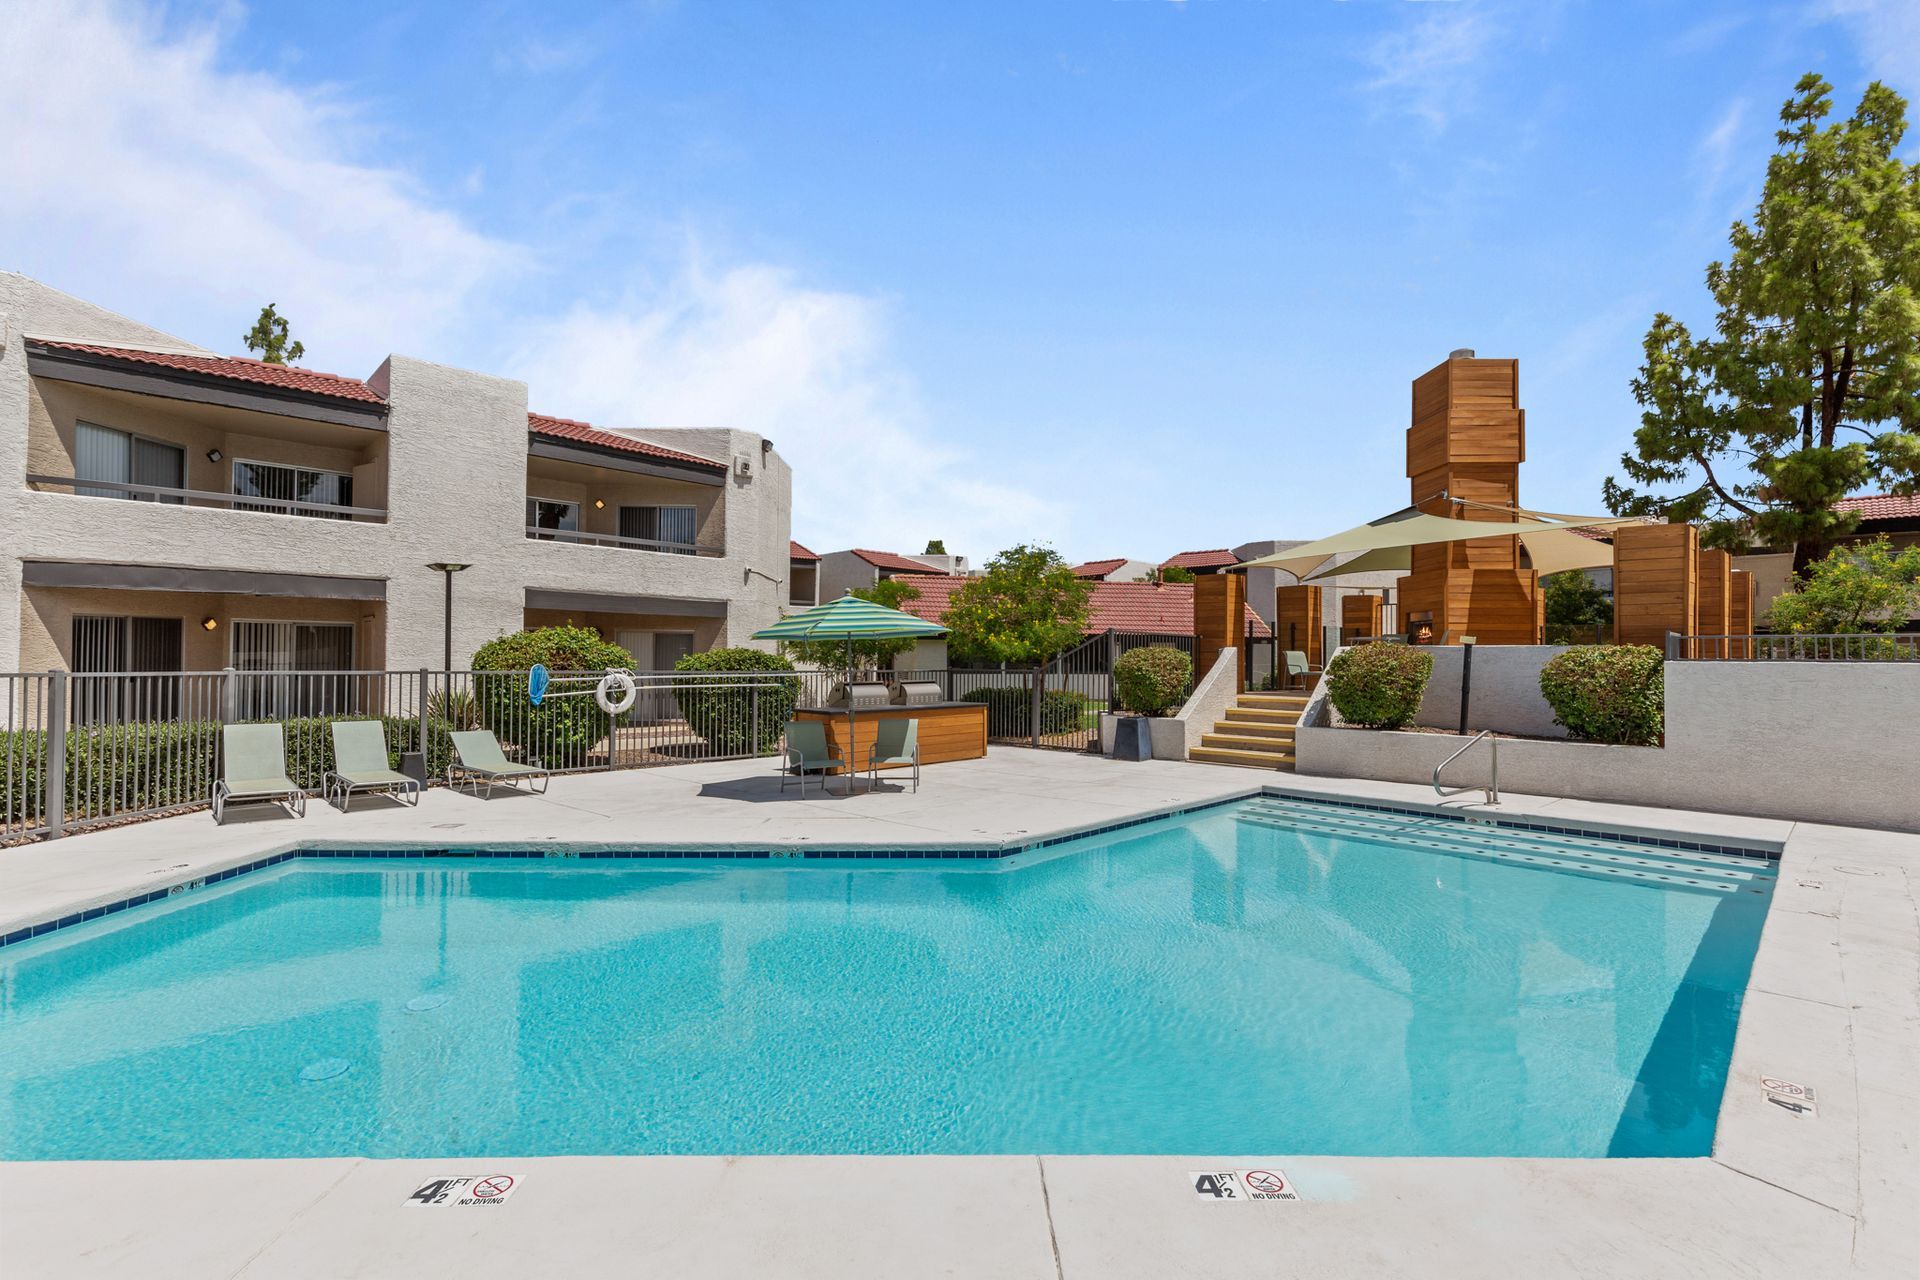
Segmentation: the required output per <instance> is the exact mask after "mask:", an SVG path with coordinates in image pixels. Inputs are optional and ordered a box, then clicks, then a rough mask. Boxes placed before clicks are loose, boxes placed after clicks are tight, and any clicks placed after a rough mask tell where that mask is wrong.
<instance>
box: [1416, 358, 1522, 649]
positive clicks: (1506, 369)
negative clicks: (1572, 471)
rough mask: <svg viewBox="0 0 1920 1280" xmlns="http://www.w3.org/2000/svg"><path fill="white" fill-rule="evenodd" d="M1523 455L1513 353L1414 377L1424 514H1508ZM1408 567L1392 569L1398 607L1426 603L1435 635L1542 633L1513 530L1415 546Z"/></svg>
mask: <svg viewBox="0 0 1920 1280" xmlns="http://www.w3.org/2000/svg"><path fill="white" fill-rule="evenodd" d="M1526 456H1527V433H1526V413H1525V411H1523V410H1522V409H1521V408H1520V362H1519V361H1518V360H1477V359H1474V358H1473V357H1471V356H1460V357H1449V358H1448V359H1447V360H1445V361H1443V362H1441V363H1440V364H1438V365H1435V366H1434V367H1433V368H1431V369H1429V370H1427V372H1425V373H1423V374H1421V375H1420V376H1419V377H1418V378H1415V379H1414V381H1413V425H1412V426H1411V427H1409V428H1408V430H1407V478H1408V480H1409V481H1411V482H1412V491H1413V505H1414V506H1416V507H1418V508H1419V509H1420V510H1422V511H1424V512H1426V513H1428V514H1429V515H1437V516H1450V517H1453V518H1455V519H1460V520H1483V521H1493V522H1496V523H1507V522H1510V521H1511V520H1512V519H1513V513H1512V511H1511V510H1507V509H1506V508H1511V507H1514V506H1517V505H1518V504H1519V501H1520V463H1521V462H1522V461H1524V460H1525V458H1526ZM1461 500H1465V501H1466V502H1471V503H1480V504H1484V505H1480V506H1467V505H1463V504H1462V501H1461ZM1412 568H1413V572H1412V573H1410V574H1409V575H1407V576H1406V577H1404V578H1402V579H1400V617H1401V618H1402V619H1403V620H1404V619H1407V618H1410V617H1412V616H1413V615H1414V614H1417V613H1431V614H1432V615H1433V632H1434V639H1435V640H1436V642H1440V643H1454V644H1457V643H1459V641H1460V638H1461V637H1462V636H1474V637H1475V638H1476V639H1478V640H1479V642H1480V643H1481V644H1538V643H1539V642H1540V624H1541V608H1542V601H1541V599H1540V593H1539V590H1538V586H1539V583H1538V580H1537V577H1536V575H1535V574H1534V572H1533V571H1532V570H1531V569H1523V568H1521V567H1520V540H1519V539H1518V538H1517V537H1514V536H1513V535H1511V534H1509V535H1507V536H1505V537H1493V538H1474V539H1472V540H1470V541H1467V542H1447V543H1436V544H1433V545H1430V546H1423V547H1415V548H1413V565H1412Z"/></svg>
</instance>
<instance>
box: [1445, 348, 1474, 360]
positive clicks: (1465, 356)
mask: <svg viewBox="0 0 1920 1280" xmlns="http://www.w3.org/2000/svg"><path fill="white" fill-rule="evenodd" d="M1447 359H1449V360H1471V359H1473V348H1472V347H1455V348H1454V349H1453V350H1451V351H1449V352H1447Z"/></svg>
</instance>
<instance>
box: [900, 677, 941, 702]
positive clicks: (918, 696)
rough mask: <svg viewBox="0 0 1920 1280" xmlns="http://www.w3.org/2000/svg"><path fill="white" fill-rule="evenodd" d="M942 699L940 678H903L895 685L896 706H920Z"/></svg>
mask: <svg viewBox="0 0 1920 1280" xmlns="http://www.w3.org/2000/svg"><path fill="white" fill-rule="evenodd" d="M940 700H941V693H940V682H939V681H938V680H902V681H901V682H900V683H899V684H896V685H895V686H893V701H894V704H895V705H896V706H903V707H918V706H924V705H926V704H927V703H930V702H939V701H940Z"/></svg>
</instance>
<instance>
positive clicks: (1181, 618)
mask: <svg viewBox="0 0 1920 1280" xmlns="http://www.w3.org/2000/svg"><path fill="white" fill-rule="evenodd" d="M971 581H973V579H971V578H962V577H958V576H956V575H952V574H944V573H943V574H936V575H933V576H931V577H925V578H915V579H914V580H913V585H914V586H916V587H918V588H919V589H920V598H919V599H917V600H909V601H907V602H906V603H905V604H903V605H901V606H900V608H901V609H903V610H904V611H906V612H907V613H911V614H913V615H914V616H915V617H917V618H925V619H927V620H928V621H929V622H939V621H941V617H942V615H943V614H945V613H946V611H947V607H948V605H949V604H950V603H951V601H952V599H953V593H954V592H956V591H958V590H959V589H960V588H961V587H963V586H965V585H966V584H967V583H968V582H971ZM1089 604H1090V606H1091V607H1090V608H1089V610H1088V613H1087V634H1088V635H1098V634H1099V633H1100V632H1102V631H1107V630H1113V631H1121V632H1128V633H1132V634H1135V635H1161V636H1190V635H1192V634H1193V584H1192V583H1190V582H1168V583H1164V584H1161V585H1159V586H1155V585H1154V584H1153V583H1151V582H1096V583H1094V584H1093V598H1092V599H1091V601H1090V602H1089ZM1246 617H1247V621H1248V622H1249V623H1250V624H1251V625H1252V626H1253V634H1254V635H1256V636H1261V637H1265V636H1269V635H1271V634H1273V633H1272V632H1271V631H1269V630H1268V628H1267V624H1266V623H1265V622H1264V621H1262V620H1261V618H1260V615H1259V614H1257V613H1255V612H1254V611H1253V609H1252V607H1251V606H1249V607H1248V608H1247V611H1246Z"/></svg>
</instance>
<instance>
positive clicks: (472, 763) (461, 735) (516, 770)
mask: <svg viewBox="0 0 1920 1280" xmlns="http://www.w3.org/2000/svg"><path fill="white" fill-rule="evenodd" d="M447 736H448V737H449V738H451V739H453V759H452V760H451V761H450V762H449V763H448V764H447V785H448V786H450V787H457V786H459V785H460V784H461V783H462V782H463V781H464V782H469V783H471V784H473V793H474V794H475V795H479V794H480V784H481V783H483V782H484V783H486V784H487V792H486V794H487V796H488V797H489V798H491V797H492V795H493V789H494V788H495V787H496V786H502V787H517V786H519V785H520V784H521V783H522V782H524V783H526V784H527V794H529V795H536V796H543V795H545V794H546V793H547V784H548V783H550V782H551V781H552V780H553V773H552V771H550V770H547V769H543V768H541V767H540V766H539V765H537V764H521V763H519V762H518V761H514V760H509V759H507V755H506V752H504V751H502V750H500V739H498V738H496V737H494V736H493V734H492V732H491V731H490V730H487V729H462V730H459V731H457V732H454V733H450V734H448V735H447ZM536 778H537V779H539V782H540V785H539V786H538V787H536V786H534V785H533V784H534V780H535V779H536Z"/></svg>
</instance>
